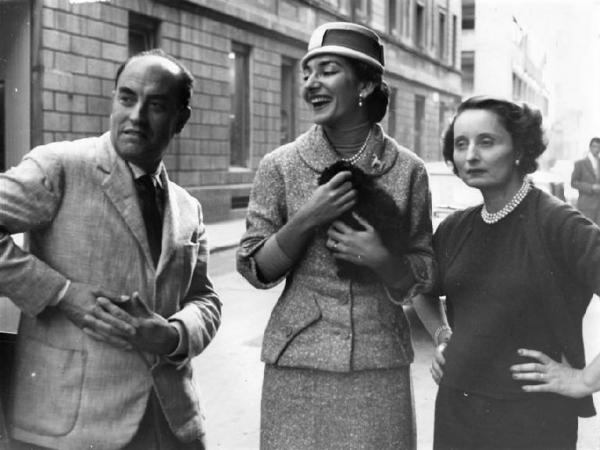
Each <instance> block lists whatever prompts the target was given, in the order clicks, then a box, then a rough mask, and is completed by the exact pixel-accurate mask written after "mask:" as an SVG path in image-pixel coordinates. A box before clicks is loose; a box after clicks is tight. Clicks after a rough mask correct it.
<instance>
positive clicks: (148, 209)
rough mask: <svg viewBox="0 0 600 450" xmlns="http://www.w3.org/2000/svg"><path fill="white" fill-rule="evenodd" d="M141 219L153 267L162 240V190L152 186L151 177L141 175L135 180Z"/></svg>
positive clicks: (156, 261)
mask: <svg viewBox="0 0 600 450" xmlns="http://www.w3.org/2000/svg"><path fill="white" fill-rule="evenodd" d="M135 185H136V188H137V193H138V198H139V201H140V207H141V209H142V217H143V218H144V225H145V226H146V235H147V236H148V244H149V245H150V252H151V253H152V259H153V260H154V265H155V266H156V265H157V264H158V258H159V257H160V250H161V239H162V214H161V210H162V190H161V189H160V187H157V186H155V185H154V182H153V181H152V177H151V176H150V175H148V174H146V175H142V176H141V177H139V178H138V179H136V180H135Z"/></svg>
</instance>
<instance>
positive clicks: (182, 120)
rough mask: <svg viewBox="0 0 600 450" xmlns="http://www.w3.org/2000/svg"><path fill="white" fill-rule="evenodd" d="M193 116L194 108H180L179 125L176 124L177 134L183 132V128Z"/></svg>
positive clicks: (178, 113)
mask: <svg viewBox="0 0 600 450" xmlns="http://www.w3.org/2000/svg"><path fill="white" fill-rule="evenodd" d="M191 114H192V108H190V107H189V106H186V107H184V108H180V109H179V111H178V112H177V123H176V124H175V134H178V133H179V132H181V130H183V127H184V126H185V124H186V123H187V121H188V120H189V118H190V115H191Z"/></svg>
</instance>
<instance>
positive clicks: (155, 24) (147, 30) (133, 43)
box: [127, 11, 160, 56]
mask: <svg viewBox="0 0 600 450" xmlns="http://www.w3.org/2000/svg"><path fill="white" fill-rule="evenodd" d="M128 23H129V31H128V42H127V50H128V52H129V56H131V55H135V54H136V53H140V52H143V51H145V50H150V49H152V48H156V47H158V46H159V28H160V21H159V20H158V19H155V18H153V17H149V16H144V15H142V14H138V13H135V12H133V11H130V12H129V19H128Z"/></svg>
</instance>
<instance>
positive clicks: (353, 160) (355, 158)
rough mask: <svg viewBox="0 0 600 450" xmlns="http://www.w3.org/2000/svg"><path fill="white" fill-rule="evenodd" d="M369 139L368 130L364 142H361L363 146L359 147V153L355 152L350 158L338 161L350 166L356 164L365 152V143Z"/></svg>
mask: <svg viewBox="0 0 600 450" xmlns="http://www.w3.org/2000/svg"><path fill="white" fill-rule="evenodd" d="M369 137H371V130H369V134H367V137H366V138H365V142H363V145H362V146H361V147H360V150H359V151H357V152H356V153H355V154H354V155H352V156H350V157H349V158H340V160H342V161H344V162H347V163H350V164H352V165H354V164H356V163H357V162H358V160H359V159H360V158H362V156H363V154H364V153H365V150H366V149H367V142H368V141H369ZM336 151H337V150H336ZM338 154H339V152H338Z"/></svg>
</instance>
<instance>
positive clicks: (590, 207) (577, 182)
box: [571, 137, 600, 224]
mask: <svg viewBox="0 0 600 450" xmlns="http://www.w3.org/2000/svg"><path fill="white" fill-rule="evenodd" d="M599 155H600V137H594V138H592V139H591V140H590V151H589V153H588V154H587V156H586V157H585V158H583V159H580V160H579V161H575V165H574V167H573V173H572V175H571V186H573V188H575V189H577V190H578V191H579V197H578V198H577V209H579V211H581V212H582V213H583V214H584V215H585V216H586V217H588V218H589V219H591V220H592V221H594V222H595V223H596V224H600V161H599V159H598V156H599Z"/></svg>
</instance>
